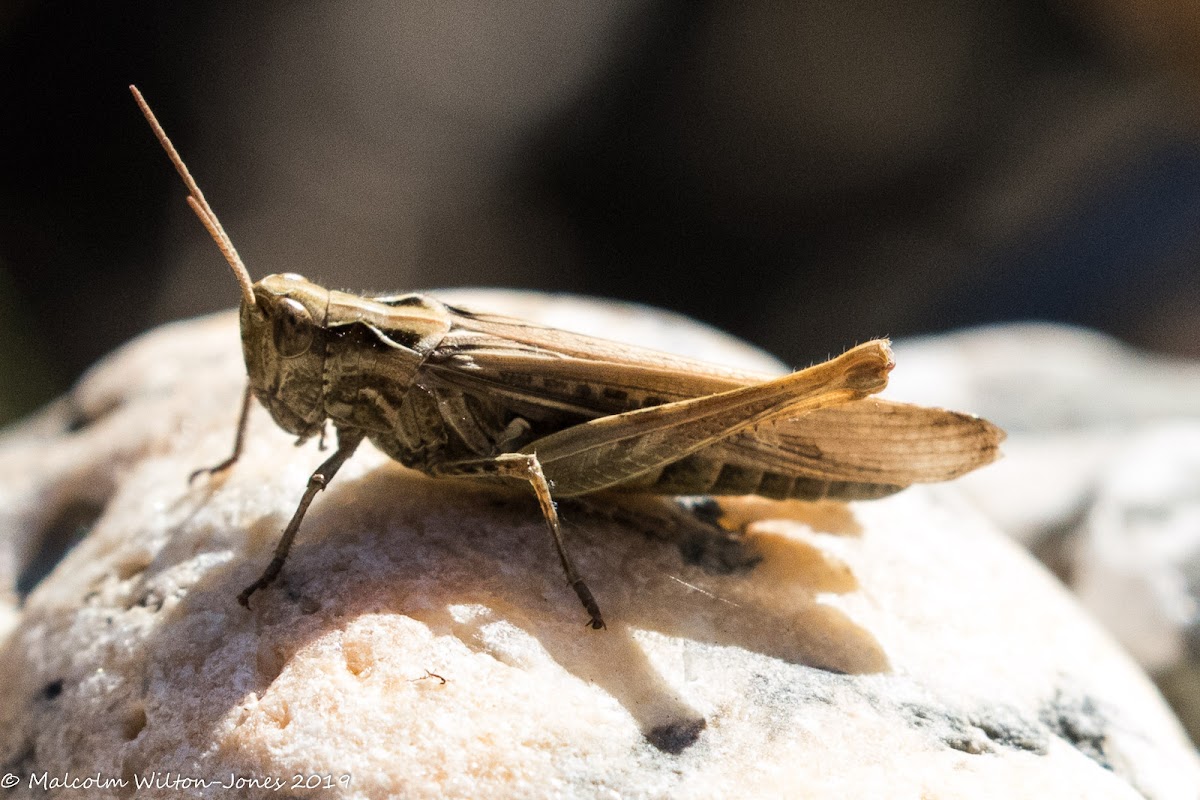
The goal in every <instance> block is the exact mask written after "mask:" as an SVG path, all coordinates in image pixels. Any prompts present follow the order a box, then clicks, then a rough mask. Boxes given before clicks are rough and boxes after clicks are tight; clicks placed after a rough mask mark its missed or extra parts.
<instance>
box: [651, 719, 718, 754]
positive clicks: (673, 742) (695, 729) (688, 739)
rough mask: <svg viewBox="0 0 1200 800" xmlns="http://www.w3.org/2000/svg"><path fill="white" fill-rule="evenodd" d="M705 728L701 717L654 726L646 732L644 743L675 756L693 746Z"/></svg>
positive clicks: (705, 723)
mask: <svg viewBox="0 0 1200 800" xmlns="http://www.w3.org/2000/svg"><path fill="white" fill-rule="evenodd" d="M707 727H708V722H706V721H705V719H704V718H703V717H701V718H700V719H689V720H683V721H680V722H671V723H668V724H666V725H656V726H655V727H653V728H651V729H650V730H648V731H646V741H648V742H649V743H650V744H652V745H654V746H655V747H656V748H658V749H659V750H661V751H662V752H664V753H669V754H671V755H673V756H677V755H679V754H680V753H682V752H683V751H684V750H687V749H688V748H689V747H691V746H692V745H694V744H695V743H696V740H698V739H699V738H700V734H701V732H703V731H704V729H705V728H707Z"/></svg>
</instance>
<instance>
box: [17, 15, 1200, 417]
mask: <svg viewBox="0 0 1200 800" xmlns="http://www.w3.org/2000/svg"><path fill="white" fill-rule="evenodd" d="M0 43H2V44H0V63H2V67H0V75H2V76H3V78H2V79H0V91H2V92H3V97H2V99H0V108H2V109H3V115H2V118H0V131H2V138H0V142H2V144H3V147H0V159H2V163H0V375H3V379H2V380H3V388H2V390H0V422H3V421H4V420H6V419H12V418H14V417H15V416H17V415H19V414H21V413H24V412H25V411H28V410H29V409H31V408H32V407H34V406H35V405H36V404H38V403H40V402H43V401H44V400H46V399H48V398H49V397H51V396H53V395H54V394H55V393H57V392H59V391H62V390H64V389H65V388H67V387H68V386H69V385H70V383H71V381H73V380H74V379H75V378H76V377H77V376H78V375H79V373H80V372H81V371H82V370H83V369H85V368H86V367H87V365H88V364H89V363H91V362H92V361H94V360H95V359H96V358H98V357H99V356H101V355H103V354H104V353H105V352H107V351H109V350H110V349H112V348H113V347H115V346H116V345H118V344H120V343H121V342H122V341H124V340H126V339H128V338H130V337H132V336H133V335H135V334H136V333H138V332H139V331H141V330H144V329H145V328H147V327H149V326H152V325H155V324H158V323H161V322H164V321H167V320H171V319H177V318H181V317H186V316H190V315H195V314H199V313H203V312H207V311H212V310H216V309H219V308H225V307H233V306H234V305H235V304H236V302H237V300H238V293H237V289H236V287H235V285H234V283H233V281H232V279H231V278H230V276H229V274H228V270H227V268H226V267H225V265H224V263H223V261H222V260H221V258H220V256H219V254H218V253H217V251H216V249H215V247H213V245H212V243H211V242H210V241H209V239H208V237H207V236H206V234H205V233H204V231H203V229H202V228H201V227H200V226H199V224H198V223H197V222H196V221H195V219H194V218H192V216H191V214H190V212H189V211H188V209H187V207H186V206H185V204H184V202H183V198H184V196H185V192H184V190H183V188H182V186H181V185H180V183H179V181H178V179H177V177H176V176H175V174H174V172H173V171H172V170H171V169H170V167H169V165H168V163H167V161H166V159H165V157H164V156H163V154H162V152H161V151H160V150H159V148H158V146H157V144H156V143H155V142H154V140H153V139H152V137H151V135H150V133H149V131H148V129H147V128H146V126H145V123H144V122H143V121H142V119H141V117H140V115H139V114H138V113H137V111H136V109H135V107H134V105H133V103H132V101H131V99H130V98H129V95H128V92H127V89H126V86H127V84H129V83H137V84H138V85H139V86H140V87H141V88H142V90H143V91H144V92H145V94H146V96H147V98H148V99H149V100H150V102H151V104H152V105H153V106H154V108H155V110H156V111H157V113H158V115H159V117H160V119H161V120H162V121H163V123H164V125H165V126H166V128H167V130H168V132H169V133H170V134H171V135H172V137H173V138H174V139H175V142H176V144H177V145H178V146H179V148H180V150H181V151H182V153H183V155H184V157H185V158H186V159H187V161H188V163H189V165H190V167H191V169H192V172H193V173H194V174H195V175H196V177H197V179H198V180H199V182H200V184H201V186H202V187H203V188H204V190H205V193H206V195H207V196H208V198H209V200H210V202H211V203H212V205H213V206H214V208H215V209H216V210H217V212H218V213H219V214H220V215H221V218H222V221H223V222H224V224H225V226H226V228H227V229H228V230H229V232H230V234H231V236H232V237H233V239H234V241H235V242H236V243H237V245H238V247H239V249H240V250H241V252H242V255H243V257H244V258H245V260H246V262H247V264H248V265H249V267H250V269H251V272H252V273H253V275H254V276H255V277H256V278H258V277H262V276H263V275H265V274H267V273H270V272H282V271H294V272H300V273H302V274H305V275H306V276H308V277H310V278H312V279H314V280H319V281H321V282H324V283H326V284H328V285H334V286H338V287H343V288H351V289H355V290H387V291H391V290H399V289H413V288H419V287H430V286H452V285H493V286H515V287H529V288H540V289H550V290H567V291H574V292H584V293H590V294H599V295H607V296H613V297H619V298H624V299H630V300H637V301H643V302H648V303H653V304H656V305H661V306H665V307H668V308H671V309H674V310H677V311H682V312H685V313H688V314H691V315H693V316H696V317H698V318H700V319H703V320H705V321H708V322H711V323H714V324H716V325H718V326H721V327H723V328H726V329H728V330H730V331H732V332H734V333H736V334H738V335H740V336H743V337H744V338H747V339H749V340H751V341H753V342H755V343H757V344H759V345H762V346H764V347H766V348H768V349H770V350H771V351H773V352H775V353H776V354H778V355H780V356H781V357H783V358H784V359H785V360H787V361H789V362H791V363H793V364H804V363H807V362H809V361H812V360H813V359H816V358H822V357H825V356H826V355H828V354H830V353H833V352H837V351H840V350H841V349H842V348H843V347H845V346H847V345H849V344H853V343H855V342H859V341H863V340H865V339H867V338H869V337H871V336H875V335H884V334H887V335H892V336H903V335H908V334H915V333H925V332H936V331H941V330H946V329H949V328H952V327H957V326H962V325H970V324H975V323H981V322H990V321H996V320H1006V319H1029V318H1034V319H1047V320H1062V321H1067V322H1073V323H1079V324H1084V325H1090V326H1094V327H1098V328H1100V329H1103V330H1106V331H1109V332H1111V333H1114V334H1116V335H1118V336H1120V337H1122V338H1123V339H1125V340H1126V341H1129V342H1132V343H1135V344H1137V345H1140V346H1144V347H1147V348H1151V349H1154V350H1157V351H1162V352H1170V353H1178V354H1186V355H1192V356H1196V355H1200V337H1198V336H1197V333H1200V325H1198V324H1197V323H1198V321H1200V268H1198V266H1197V264H1198V263H1200V126H1198V125H1197V116H1196V105H1197V100H1198V98H1200V83H1198V79H1200V47H1198V46H1197V45H1198V43H1200V5H1198V4H1196V3H1194V2H1190V0H1187V1H1185V0H1139V2H1133V1H1132V0H1127V1H1126V2H1121V0H1041V1H1040V2H1034V1H1033V0H1008V2H1000V3H986V4H985V3H975V2H968V1H967V0H925V2H913V3H892V2H883V0H878V1H877V2H843V1H842V0H814V1H813V2H803V3H715V2H707V3H706V2H687V1H685V0H673V1H670V2H668V1H667V0H660V1H659V2H606V3H592V2H584V1H583V0H578V1H577V2H560V0H530V1H529V2H522V3H469V2H446V1H445V0H421V1H420V2H417V1H415V0H414V1H412V2H393V1H392V0H386V1H385V0H365V1H362V2H354V3H349V2H344V3H331V2H323V3H314V2H290V1H289V2H258V3H240V2H198V3H144V4H143V3H93V2H70V3H68V2H40V1H39V0H24V1H23V2H14V0H9V2H7V3H5V4H4V5H3V6H2V7H0ZM1031 355H1032V356H1036V354H1031Z"/></svg>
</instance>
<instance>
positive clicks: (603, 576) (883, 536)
mask: <svg viewBox="0 0 1200 800" xmlns="http://www.w3.org/2000/svg"><path fill="white" fill-rule="evenodd" d="M903 369H904V364H903V362H901V364H900V366H899V367H898V369H897V374H902V371H903ZM242 380H243V373H242V367H241V364H240V357H239V351H238V338H237V331H236V326H235V322H234V320H233V318H232V316H230V315H222V316H219V317H215V318H211V319H207V320H202V321H197V322H192V323H186V324H180V325H174V326H168V327H167V328H163V329H160V330H158V331H156V332H153V333H151V334H148V335H147V336H145V337H143V338H141V339H139V340H137V341H136V342H134V343H132V344H131V345H129V346H127V347H126V348H124V349H123V350H121V351H119V352H118V353H116V354H114V355H113V356H112V357H110V358H109V359H107V360H106V361H105V362H104V363H102V364H100V365H98V366H97V367H96V368H95V369H94V370H93V371H92V372H91V373H90V374H89V375H88V376H87V377H86V378H85V379H84V381H82V382H81V384H80V385H79V387H78V388H77V389H76V390H75V392H74V393H73V394H72V396H71V397H70V398H69V399H66V400H64V401H61V402H59V403H58V404H56V405H54V406H52V407H51V408H49V409H47V410H46V411H44V412H42V413H41V414H40V415H39V416H38V417H37V418H35V419H33V420H30V421H28V422H26V423H25V424H24V425H23V426H21V427H19V428H16V429H13V430H10V431H8V432H7V433H6V435H5V436H4V437H3V439H2V440H0V542H2V545H0V546H2V547H3V550H2V551H0V570H2V571H3V575H4V577H5V578H6V580H7V581H8V583H7V584H6V585H8V586H9V587H12V589H11V590H10V593H9V595H8V604H7V607H6V615H7V617H6V619H7V628H8V632H7V637H6V639H5V641H4V644H3V647H2V649H0V681H3V685H4V686H5V687H6V697H7V699H8V702H7V703H6V704H5V705H4V708H3V712H2V713H3V717H2V718H0V752H2V753H3V758H4V763H5V765H6V771H7V772H8V773H10V774H12V775H14V776H16V779H17V780H18V781H19V787H18V789H17V790H16V791H14V795H13V796H17V797H33V796H38V797H41V796H45V792H43V791H42V785H35V786H34V787H33V788H30V784H29V781H30V779H31V777H32V778H33V779H35V780H36V779H38V777H39V776H42V775H43V774H44V775H46V780H53V779H55V777H56V776H57V777H58V779H63V776H64V775H66V776H67V777H66V779H67V780H71V779H74V780H86V779H88V778H92V777H96V776H98V777H99V778H100V779H101V780H124V781H128V782H129V783H130V786H132V784H133V782H134V781H135V780H148V779H151V778H152V777H153V776H155V775H157V776H158V777H159V779H160V781H167V780H168V779H167V778H165V777H164V776H165V775H167V774H169V776H170V778H171V779H175V780H176V781H178V780H179V779H183V780H185V781H191V782H192V783H189V784H187V785H181V784H178V783H177V784H176V785H175V786H173V787H172V786H167V787H166V788H161V787H160V788H150V789H145V790H143V791H142V792H140V793H139V794H138V795H137V796H138V797H179V796H197V797H226V796H234V795H240V796H248V797H279V796H286V795H287V793H288V792H291V793H293V794H295V795H297V796H310V794H309V793H306V792H305V791H301V790H299V789H293V788H289V787H290V786H291V783H292V780H293V776H297V775H298V776H301V777H302V778H303V779H306V780H315V781H317V782H318V783H321V782H322V781H324V780H325V776H328V782H329V786H328V788H319V789H314V790H312V792H311V796H320V797H354V798H368V797H369V798H375V797H386V796H404V797H445V796H453V797H490V796H498V797H619V796H620V797H662V796H674V797H685V796H686V797H729V796H806V797H828V798H847V797H863V798H867V797H928V798H941V797H944V798H959V797H1006V798H1007V797H1022V796H1025V797H1089V798H1093V797H1113V798H1138V797H1149V798H1174V797H1181V798H1182V797H1194V796H1195V795H1196V790H1197V787H1198V786H1200V764H1198V762H1197V758H1196V756H1195V753H1194V752H1193V751H1192V749H1191V747H1190V746H1189V745H1188V743H1187V742H1186V739H1185V738H1184V737H1183V735H1182V733H1181V731H1180V729H1179V727H1178V725H1177V723H1176V722H1175V721H1174V719H1173V718H1172V716H1171V714H1170V712H1169V711H1168V710H1167V709H1166V707H1165V706H1164V704H1163V703H1162V701H1161V699H1160V698H1159V696H1158V695H1157V693H1156V692H1155V690H1154V689H1153V687H1152V686H1151V685H1150V684H1149V683H1148V681H1147V680H1146V678H1145V677H1144V676H1143V675H1142V674H1141V672H1140V671H1139V670H1138V668H1137V667H1136V666H1135V665H1134V664H1133V663H1132V662H1131V661H1130V660H1129V659H1128V658H1127V657H1126V656H1125V655H1124V654H1123V653H1122V652H1121V651H1120V650H1119V649H1118V648H1117V647H1116V646H1115V645H1114V644H1113V643H1112V642H1111V641H1110V640H1109V638H1108V637H1107V636H1106V635H1105V634H1104V633H1102V632H1101V631H1100V630H1099V629H1098V628H1097V626H1095V625H1094V624H1093V623H1092V622H1091V621H1090V619H1089V618H1088V617H1087V616H1086V615H1085V614H1084V613H1083V612H1081V611H1080V610H1079V608H1078V607H1077V605H1076V604H1075V603H1074V602H1073V601H1072V599H1071V598H1070V597H1069V596H1068V595H1067V594H1066V593H1065V592H1064V591H1063V590H1062V589H1061V588H1060V587H1059V585H1058V584H1057V583H1056V582H1055V581H1054V580H1053V579H1052V578H1051V577H1050V576H1048V575H1047V574H1045V572H1043V571H1042V569H1041V568H1040V567H1038V566H1037V565H1036V564H1035V563H1034V562H1033V561H1032V560H1031V559H1030V558H1029V557H1028V556H1026V555H1025V554H1024V553H1023V552H1022V551H1021V550H1020V549H1019V548H1017V547H1016V546H1015V545H1013V544H1012V543H1010V542H1009V541H1008V540H1007V539H1005V538H1004V537H1003V536H1002V535H1000V534H999V533H998V532H997V531H996V530H995V529H994V528H993V527H992V526H991V525H990V524H989V523H988V522H987V521H986V520H985V519H983V518H982V517H981V516H980V515H978V514H977V512H975V511H974V510H973V509H972V508H971V507H970V506H969V505H968V504H967V503H965V502H963V501H962V500H961V499H960V496H959V495H958V494H957V493H956V492H954V491H952V490H940V489H926V490H917V489H914V490H909V491H907V492H904V493H902V494H900V495H897V496H895V497H893V498H889V499H887V500H883V501H876V502H873V503H863V504H856V505H850V506H843V505H838V504H801V503H788V504H780V503H770V502H766V501H760V500H755V499H743V500H736V501H729V502H727V503H725V504H723V509H724V513H725V522H726V524H728V525H731V526H735V527H745V529H746V531H747V535H746V541H745V542H736V541H731V540H729V539H726V538H724V537H722V536H720V535H716V534H714V532H713V530H712V529H710V528H709V527H708V526H706V525H705V524H704V523H703V521H702V520H700V519H698V518H697V517H696V516H695V515H693V514H691V513H690V512H688V511H686V510H684V509H682V508H681V507H679V506H677V505H675V504H674V503H672V502H670V501H667V500H655V499H637V498H631V499H628V500H622V501H619V502H618V501H613V500H606V499H604V498H599V499H594V500H589V501H588V502H587V503H584V504H579V503H564V504H563V512H564V516H565V520H566V525H567V530H568V536H569V544H570V547H571V549H572V551H573V553H574V555H575V557H576V559H577V561H578V563H579V566H580V568H581V569H582V571H583V572H584V573H585V574H586V575H587V576H588V579H589V583H590V584H591V586H592V588H593V589H594V591H595V592H596V595H597V597H598V598H599V599H600V601H601V603H602V605H603V607H604V609H605V614H606V618H607V619H608V621H609V629H608V630H607V631H603V632H594V631H590V630H586V629H585V628H584V626H583V622H584V619H583V614H582V612H581V610H580V609H579V608H578V606H577V602H576V600H575V598H574V596H573V595H572V594H571V592H570V590H569V589H568V588H567V587H566V586H565V583H564V581H563V579H562V575H561V571H560V568H559V565H558V563H557V559H556V557H555V555H554V553H553V549H552V547H551V545H550V542H549V540H548V537H547V535H546V533H545V531H544V528H543V523H542V520H541V517H540V516H539V514H538V512H537V509H536V504H535V503H534V502H533V500H532V498H530V497H529V496H527V495H528V493H526V492H523V491H520V490H513V491H509V490H505V489H502V488H490V487H477V486H474V485H471V484H464V483H451V482H441V481H433V480H429V479H426V478H423V477H421V476H418V475H415V474H413V473H410V472H407V471H405V470H404V469H403V468H401V467H400V466H398V465H396V464H393V463H390V462H388V461H387V460H386V459H385V458H383V457H382V456H381V455H380V454H379V453H377V452H376V451H374V450H372V449H370V448H369V447H368V448H364V449H363V450H362V451H361V452H360V453H359V454H358V455H357V456H356V457H355V458H354V459H353V460H351V461H350V462H349V463H348V464H347V466H346V467H345V468H344V470H343V472H342V473H341V474H339V476H338V478H337V480H336V481H335V482H334V483H333V484H332V486H331V487H330V489H329V490H328V491H326V492H325V493H324V494H323V495H322V496H321V497H319V498H318V499H317V501H316V503H314V505H313V509H312V511H311V512H310V514H309V516H308V518H307V519H306V521H305V526H304V528H303V529H302V531H301V534H300V537H299V539H298V541H297V544H296V547H295V548H294V550H293V552H292V556H291V558H290V560H289V561H288V563H287V566H286V567H285V569H284V572H283V575H282V577H281V579H280V581H279V582H278V583H277V584H276V585H274V586H272V587H271V588H269V589H267V590H265V591H264V592H262V593H261V594H259V595H256V596H255V598H254V602H253V609H252V610H251V611H246V610H244V609H243V608H241V607H240V606H239V605H238V604H237V603H236V602H235V599H234V598H235V596H236V594H237V592H238V591H239V590H240V589H241V588H242V587H243V586H245V585H246V584H247V583H248V582H249V581H250V580H252V579H253V578H254V577H255V576H256V575H257V574H258V573H259V571H260V570H261V569H262V567H263V566H264V565H265V563H266V561H267V560H268V559H269V556H270V552H271V549H272V548H273V546H274V543H275V539H276V537H277V535H278V532H279V530H280V528H281V526H282V524H283V523H284V522H285V521H286V518H287V517H288V516H289V515H290V513H291V511H292V509H293V507H294V504H295V502H296V500H297V499H298V496H299V494H300V493H301V491H302V488H303V485H304V482H305V480H306V478H307V476H308V473H309V471H310V470H311V469H312V468H313V467H314V466H315V465H316V464H317V463H318V462H319V461H320V459H321V457H320V456H319V455H318V454H317V452H316V451H315V447H314V446H313V445H309V446H306V447H304V448H300V449H297V448H294V447H292V445H291V442H290V440H289V439H288V437H286V436H285V435H284V434H283V433H282V432H280V431H279V430H277V429H275V428H274V426H273V425H272V423H271V422H270V420H269V419H268V418H267V416H266V415H265V413H262V412H261V410H259V411H257V412H256V413H255V414H254V416H253V417H252V419H251V421H250V435H249V438H248V442H247V450H246V453H245V456H244V458H243V460H242V461H241V462H240V463H239V464H238V465H237V466H236V467H235V468H234V469H233V470H232V472H231V473H230V474H229V475H228V476H227V478H225V479H224V480H223V481H221V482H219V483H213V484H211V485H210V484H206V483H205V482H204V481H200V482H198V483H197V484H195V485H193V486H191V487H189V486H188V485H187V480H186V478H187V475H188V473H189V472H190V471H191V470H193V469H195V468H196V467H197V466H201V465H204V464H208V463H212V462H214V461H216V460H219V459H220V458H221V457H223V456H224V455H225V454H226V452H227V449H228V447H229V445H230V443H231V439H232V433H233V425H234V422H235V419H234V415H235V409H236V406H237V401H238V397H239V395H240V391H241V384H242ZM704 510H705V507H703V506H701V507H700V511H704ZM80 526H82V527H83V528H85V529H86V530H87V533H86V536H84V537H83V539H82V541H80V542H79V543H78V544H77V545H75V546H74V547H73V548H72V549H71V550H70V551H69V552H67V553H66V555H65V557H64V558H62V560H61V562H60V563H58V564H57V566H55V567H54V569H53V571H52V572H50V574H49V575H48V576H46V577H44V578H42V579H41V580H40V581H37V582H36V586H35V587H34V588H32V591H31V593H29V594H28V596H27V597H25V598H24V604H23V605H18V602H17V601H18V593H17V590H16V587H18V586H21V587H23V588H24V587H28V586H30V585H32V584H34V583H35V581H36V579H37V577H38V576H37V574H36V570H35V568H34V567H31V565H32V564H34V563H35V562H36V561H37V558H38V553H39V550H42V549H47V550H50V551H53V550H54V542H53V541H51V540H52V539H54V537H55V536H60V534H62V533H63V532H64V531H65V532H66V533H68V534H69V533H70V532H71V531H72V530H73V529H74V528H76V527H80ZM752 554H757V555H758V556H760V557H761V562H759V563H758V564H757V566H754V565H753V564H752V563H748V562H747V556H748V555H752ZM43 555H44V556H46V557H47V559H48V560H49V561H50V562H53V560H54V559H53V556H54V555H55V554H54V553H53V552H49V553H43ZM443 681H444V682H443ZM231 774H233V775H235V776H241V777H242V778H253V779H254V780H257V781H264V780H270V779H279V780H282V781H283V782H284V788H283V789H281V790H279V791H273V790H271V789H270V788H265V787H262V786H252V787H249V788H243V790H242V791H240V792H236V793H231V792H227V791H225V790H223V789H221V788H219V783H220V782H223V781H228V780H229V776H230V775H231ZM200 781H213V782H215V783H214V784H213V785H211V786H208V787H207V788H204V787H201V786H198V785H197V783H196V782H200ZM322 785H324V784H322ZM131 791H132V790H131V789H128V788H127V789H120V790H118V789H116V788H112V789H110V790H107V793H106V792H105V791H101V790H95V789H93V790H89V791H84V790H79V791H77V792H75V793H72V792H71V790H69V789H62V790H61V791H60V796H63V797H66V796H123V797H124V796H129V795H130V793H131ZM79 792H82V794H80V793H79Z"/></svg>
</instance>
